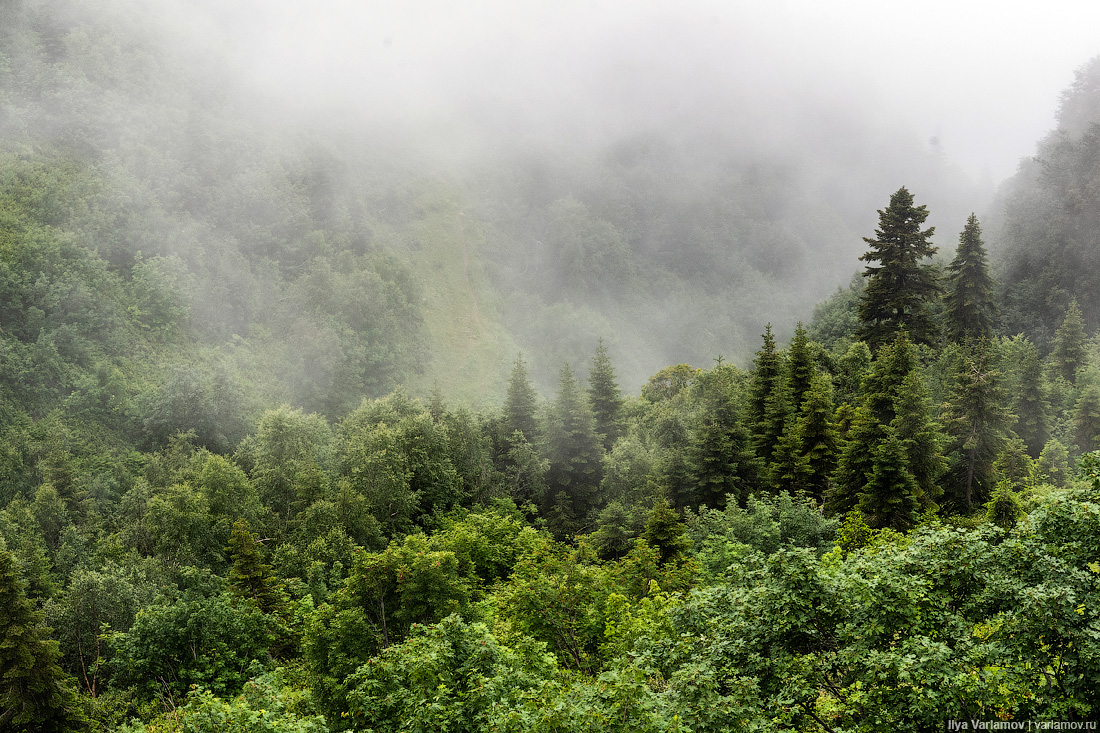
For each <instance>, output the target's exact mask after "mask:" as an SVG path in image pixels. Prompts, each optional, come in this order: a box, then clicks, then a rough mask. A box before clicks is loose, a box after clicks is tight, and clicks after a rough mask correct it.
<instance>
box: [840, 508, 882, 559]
mask: <svg viewBox="0 0 1100 733" xmlns="http://www.w3.org/2000/svg"><path fill="white" fill-rule="evenodd" d="M874 536H875V531H874V530H873V529H871V527H870V526H869V525H868V524H867V520H866V519H865V518H864V517H863V512H861V511H858V510H854V511H850V512H848V513H847V514H845V515H844V521H843V522H841V523H840V526H839V527H837V530H836V546H837V547H838V548H839V549H840V550H841V551H842V552H843V553H844V554H846V555H847V554H849V553H852V552H855V551H856V550H861V549H863V548H864V547H867V546H868V545H869V544H871V540H872V539H873V538H874Z"/></svg>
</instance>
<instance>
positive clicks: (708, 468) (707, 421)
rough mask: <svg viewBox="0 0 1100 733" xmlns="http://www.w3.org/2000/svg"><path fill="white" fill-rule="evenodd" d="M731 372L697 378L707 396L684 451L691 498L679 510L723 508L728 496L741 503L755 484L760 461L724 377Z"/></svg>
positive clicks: (726, 368) (724, 368)
mask: <svg viewBox="0 0 1100 733" xmlns="http://www.w3.org/2000/svg"><path fill="white" fill-rule="evenodd" d="M731 369H732V367H729V366H718V367H716V368H715V369H714V370H712V371H711V372H707V373H705V374H704V375H703V376H702V377H700V379H701V380H702V381H704V383H705V395H706V396H705V398H704V400H703V405H702V409H701V416H700V418H699V423H698V425H697V426H696V427H695V430H694V432H693V434H692V438H691V443H690V444H689V448H688V451H687V453H688V455H687V464H688V468H689V470H690V475H691V479H690V484H689V485H690V486H691V487H692V491H691V496H690V497H689V498H688V501H678V502H677V504H679V505H681V506H688V505H690V506H698V505H700V504H705V505H707V506H710V507H717V508H723V507H725V504H726V496H727V495H730V494H732V495H733V496H735V497H737V500H738V501H739V502H744V501H745V500H746V499H747V498H748V496H749V494H750V493H751V492H752V490H753V489H754V488H755V487H756V485H757V483H758V480H759V474H760V467H759V461H757V459H756V455H755V454H754V453H753V450H752V445H751V444H752V439H751V437H750V435H749V431H748V430H747V429H746V428H745V426H744V423H743V422H742V420H741V411H740V409H739V406H738V404H737V395H736V394H735V392H734V385H733V384H732V380H731V378H730V377H731V375H729V374H728V373H727V372H728V371H730V370H731Z"/></svg>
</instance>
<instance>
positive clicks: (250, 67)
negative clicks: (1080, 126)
mask: <svg viewBox="0 0 1100 733" xmlns="http://www.w3.org/2000/svg"><path fill="white" fill-rule="evenodd" d="M338 5H339V4H338V3H337V4H336V5H334V7H333V8H331V9H330V10H332V11H333V12H334V13H339V12H340V11H341V7H337V6H338ZM343 10H344V11H345V12H346V13H347V15H346V20H347V22H346V23H345V24H341V23H339V22H337V21H338V19H340V18H341V16H340V15H338V14H337V15H329V14H324V13H318V12H313V11H309V12H307V11H306V10H305V9H303V8H300V7H296V6H292V5H285V6H284V5H278V4H274V5H272V4H267V3H261V4H258V5H256V6H255V7H251V6H248V5H247V4H244V5H240V6H234V7H232V8H225V7H222V6H220V5H218V4H208V3H173V2H163V3H154V4H131V3H127V2H114V3H108V4H95V5H91V4H81V3H76V2H74V3H61V4H56V3H51V4H44V3H43V4H39V3H35V2H24V3H9V4H8V5H7V6H6V13H8V15H9V17H10V18H12V19H13V22H10V23H7V24H5V27H6V34H7V35H6V38H7V44H6V48H7V50H6V52H5V55H6V57H7V59H8V61H7V64H6V65H5V68H6V69H7V72H6V73H7V83H6V84H5V93H6V95H7V97H8V100H9V101H8V103H7V104H6V105H5V117H4V122H3V124H4V128H3V129H4V130H5V131H6V132H5V135H4V140H5V144H6V146H7V147H8V149H9V150H12V151H13V152H18V153H19V154H22V155H24V156H26V155H27V154H28V152H29V151H36V152H38V153H39V154H41V152H42V151H44V150H45V148H43V147H42V146H44V145H45V146H48V149H49V150H51V151H52V153H50V154H51V155H53V156H55V157H57V158H63V159H65V160H66V161H67V162H69V163H72V162H76V161H79V163H80V164H81V165H83V166H86V167H87V168H86V169H87V170H89V171H92V172H93V173H92V174H93V175H94V176H95V177H97V179H99V181H100V183H99V184H97V185H99V186H101V188H100V190H99V193H98V198H97V199H96V200H97V201H98V202H99V205H101V206H102V208H103V211H101V212H98V214H97V216H98V219H99V220H98V221H97V222H96V223H94V224H93V223H91V222H80V223H74V224H73V226H75V227H76V228H78V229H82V230H83V229H86V228H87V227H89V226H91V227H95V228H96V231H95V232H94V234H92V235H91V239H92V240H94V241H92V242H90V243H91V245H92V246H93V247H94V249H95V251H96V252H97V253H98V254H99V255H100V256H102V257H103V258H104V259H106V260H107V261H108V262H109V263H111V265H112V266H114V267H116V268H119V271H120V272H122V273H123V274H124V276H125V274H126V273H127V272H128V268H129V267H130V266H131V264H132V262H133V259H134V257H135V256H136V255H137V253H138V252H141V253H142V255H143V256H145V257H148V256H150V255H157V256H164V257H178V258H180V260H181V261H182V262H183V263H184V265H185V267H186V269H187V271H188V273H189V274H190V275H192V276H193V277H194V278H195V279H194V280H193V289H192V290H191V291H190V292H189V297H190V302H189V309H190V324H191V326H192V327H193V328H194V329H196V330H197V332H198V333H204V334H207V336H208V337H210V338H217V339H220V338H224V337H226V336H229V335H234V336H236V337H239V338H245V339H248V340H249V344H250V347H252V350H254V351H259V352H262V353H265V354H266V356H264V357H263V359H264V360H267V361H268V364H267V367H266V370H267V371H269V372H271V373H272V374H274V375H276V377H277V379H276V383H275V384H274V385H273V386H272V387H271V389H273V390H276V391H281V392H282V393H283V394H285V395H287V397H288V398H289V399H292V400H293V401H296V402H300V403H302V404H305V405H306V406H310V407H317V406H320V405H322V404H329V405H330V407H327V408H325V409H327V410H332V409H335V408H334V407H332V405H335V404H337V403H339V404H351V403H353V402H354V400H355V399H357V398H358V397H357V396H356V397H352V396H350V395H349V396H348V397H347V400H348V401H347V402H345V401H344V398H340V397H335V396H333V395H331V394H327V393H328V392H331V391H332V390H335V389H337V387H336V386H335V385H336V384H338V383H342V384H343V385H344V386H345V387H348V388H349V389H351V390H352V391H353V392H355V393H356V394H359V393H367V394H372V393H376V392H375V391H374V390H375V389H376V388H375V387H371V386H369V385H372V384H373V385H377V389H382V390H384V389H388V388H389V387H390V386H392V385H393V384H395V383H398V382H405V383H407V384H410V385H412V386H413V388H414V389H416V390H418V391H424V390H426V389H427V387H428V386H429V385H431V384H433V383H442V384H444V385H447V386H452V387H456V388H458V387H459V385H461V387H460V389H461V390H464V391H465V394H467V396H468V397H469V398H471V399H479V398H480V397H484V396H488V395H493V394H495V395H498V396H499V394H500V392H499V390H500V389H501V387H500V385H501V384H502V383H503V376H504V373H505V371H506V365H507V364H508V363H510V361H511V359H512V358H514V355H515V354H516V353H517V352H518V351H523V352H525V353H526V354H528V356H529V359H530V361H531V363H532V364H533V365H534V368H535V377H536V380H537V382H538V383H540V384H541V385H543V386H544V387H546V386H548V385H549V384H551V383H552V382H553V380H554V374H555V373H556V370H557V368H558V365H559V364H560V363H561V362H562V361H568V362H570V363H572V364H573V365H574V366H580V365H581V364H582V362H583V361H584V360H585V359H586V358H587V356H588V355H589V354H590V353H591V350H592V348H594V344H595V342H596V340H597V339H598V338H600V337H603V338H605V339H607V340H608V342H609V344H610V345H611V347H612V349H613V350H614V351H615V353H616V354H617V355H618V358H619V359H620V361H621V364H622V367H621V369H622V372H623V374H624V379H625V383H626V384H639V383H640V382H641V381H643V380H644V379H645V378H646V377H647V376H648V375H649V374H651V373H653V372H654V371H655V370H656V369H659V368H660V367H661V366H663V365H666V364H668V363H675V362H691V363H697V364H705V363H708V362H709V361H710V360H711V359H713V358H714V357H716V356H717V355H719V354H724V355H726V356H727V357H728V358H733V359H735V360H739V361H742V362H744V360H745V359H746V358H747V355H748V354H749V353H751V344H752V343H753V341H754V340H755V339H756V338H757V336H758V334H759V333H760V331H761V329H762V328H763V325H764V324H765V323H766V322H768V321H775V322H776V323H777V324H781V325H779V326H778V327H779V329H780V331H781V332H782V331H783V330H785V329H787V328H789V327H790V324H791V323H793V322H794V321H795V320H798V319H799V318H803V319H805V318H807V317H808V314H809V311H810V308H811V306H812V304H813V303H815V302H816V301H818V300H820V299H821V298H822V297H823V296H824V295H827V294H828V293H829V292H830V291H831V290H833V289H835V288H836V287H837V286H838V285H840V284H842V283H846V281H847V279H848V277H849V275H850V273H851V271H853V270H854V269H855V267H854V265H855V257H856V256H857V255H858V253H859V252H860V247H861V241H860V237H861V236H864V235H866V234H867V233H869V230H870V228H871V226H872V225H873V219H874V211H875V210H876V209H877V208H879V207H881V206H882V205H883V201H882V199H883V192H884V191H889V190H892V189H893V188H894V187H896V185H897V184H898V183H901V182H904V183H905V184H906V185H909V186H910V187H911V188H912V189H913V190H915V191H917V192H918V194H919V195H920V196H921V197H922V198H921V200H922V201H925V202H927V203H928V204H929V206H930V208H931V210H932V211H933V212H934V213H933V221H934V222H935V223H937V224H940V223H941V222H942V225H941V226H942V228H945V229H946V231H948V232H950V231H952V230H954V229H956V228H957V227H958V226H959V222H961V221H963V219H964V217H965V215H966V214H967V213H969V212H970V211H971V210H981V209H982V208H983V207H984V206H985V202H986V201H987V200H988V195H989V190H988V189H987V188H984V187H983V186H981V185H977V184H975V183H973V182H972V181H970V180H968V178H967V177H966V176H965V175H963V174H962V173H961V172H960V171H959V170H958V169H957V168H956V167H954V166H953V165H952V164H951V163H950V161H949V159H948V158H947V157H946V156H945V155H944V154H943V153H942V152H941V151H939V150H938V149H937V147H936V146H935V145H931V146H930V145H929V144H928V143H927V142H926V141H925V140H922V139H920V138H919V137H918V136H916V135H914V134H913V133H912V132H910V131H908V130H906V129H904V128H898V127H891V123H893V122H895V120H890V119H887V118H884V116H882V115H880V114H875V113H874V109H873V105H868V103H867V102H866V100H865V98H860V97H857V96H856V95H854V94H852V93H851V90H850V89H849V90H847V91H846V89H845V86H844V85H843V84H833V85H826V84H825V80H824V79H822V78H820V77H819V76H818V75H815V73H813V72H812V68H813V65H812V60H807V61H806V63H807V66H806V67H805V68H806V70H807V73H806V74H802V75H792V74H791V69H790V68H789V66H785V67H784V68H768V67H766V66H764V67H761V66H760V64H759V62H760V59H761V57H760V55H759V54H758V53H757V51H758V48H759V42H757V41H754V40H753V34H752V32H751V31H750V29H748V28H737V27H732V28H723V29H722V32H713V28H712V26H713V25H715V24H717V25H718V26H721V25H722V23H726V22H727V21H725V20H722V19H721V18H720V17H719V16H717V15H714V14H713V13H711V14H709V15H708V13H707V12H704V11H706V10H707V9H706V8H704V7H703V6H699V7H696V8H688V9H686V10H685V11H683V12H677V13H671V12H669V11H667V10H661V9H660V8H659V6H656V5H655V6H652V7H651V6H646V7H643V8H638V9H637V10H636V11H632V12H630V13H628V14H625V15H624V12H625V11H624V10H623V9H621V8H618V7H615V6H606V7H600V8H596V9H592V8H587V6H586V7H585V8H578V9H577V12H578V13H579V16H577V17H571V16H570V15H569V14H567V13H566V14H562V13H552V14H548V15H546V16H545V17H543V16H540V15H539V14H538V13H537V12H535V13H534V15H531V14H529V13H527V12H520V11H518V10H517V11H513V12H504V13H503V15H502V16H501V17H499V18H496V19H494V21H493V22H492V23H487V21H485V20H484V18H481V16H478V15H477V13H475V12H473V11H471V12H470V13H469V14H458V15H456V17H455V18H454V24H450V25H448V24H447V23H442V22H439V21H435V22H433V21H432V18H433V17H434V15H433V14H434V13H440V12H443V10H442V9H441V7H440V6H439V5H436V4H431V3H426V4H424V5H423V6H422V10H423V11H424V13H425V18H426V19H427V20H425V22H424V23H422V24H418V23H414V22H413V21H412V20H410V19H414V18H417V17H418V16H417V14H416V13H414V12H410V13H407V14H406V13H405V12H403V13H402V14H400V15H395V16H394V17H392V18H387V17H385V16H382V17H381V18H373V17H369V16H366V15H364V14H363V13H361V12H354V11H352V10H351V9H350V7H349V8H344V9H343ZM447 17H450V16H447ZM368 19H370V20H372V22H371V23H367V20H368ZM624 21H625V22H624ZM539 23H545V27H544V28H543V30H544V31H545V32H544V33H540V34H538V35H535V36H532V34H530V33H529V32H523V31H524V29H525V28H526V27H528V26H529V25H530V24H539ZM532 39H535V40H534V42H532ZM324 41H327V43H328V45H325V44H324ZM517 41H521V42H523V43H524V44H528V43H532V47H524V48H521V49H517V48H516V46H515V42H517ZM353 46H354V48H356V49H360V50H361V51H362V52H361V53H359V54H354V55H353V54H349V53H348V51H349V49H350V48H352V47H353ZM765 60H766V59H765ZM341 62H342V63H343V66H341ZM791 63H794V62H788V64H791ZM326 75H327V76H326ZM341 257H344V258H347V257H353V258H360V259H359V260H356V262H357V263H358V264H356V265H354V266H352V267H353V268H367V269H371V268H373V267H375V266H376V265H366V264H363V263H364V262H366V260H363V259H362V258H364V257H366V258H367V259H368V260H371V261H372V262H375V263H377V262H378V261H381V260H379V258H382V259H386V258H389V259H388V260H387V261H388V262H390V263H391V264H390V265H387V267H391V268H397V270H395V272H397V271H400V272H401V273H402V274H401V275H400V276H396V275H395V277H399V279H403V280H402V282H406V283H407V285H402V286H399V287H397V288H396V290H392V291H387V292H391V294H392V293H403V294H400V295H397V296H396V297H397V301H394V300H393V298H392V297H390V296H388V295H382V294H379V293H373V294H366V293H361V292H360V293H356V294H354V295H349V296H348V297H352V298H364V299H366V300H370V299H371V298H374V299H375V300H377V301H378V303H374V304H366V303H358V304H357V305H355V306H351V305H348V304H346V303H345V304H342V305H341V304H336V303H334V302H332V299H331V297H328V298H327V299H326V298H322V299H321V300H325V301H326V302H324V303H320V302H313V301H311V302H312V305H310V306H308V307H306V308H304V309H303V308H302V307H301V302H300V301H299V300H296V299H295V298H294V297H291V299H290V301H288V300H287V297H286V294H287V293H288V292H291V291H293V292H296V293H300V294H301V297H303V298H307V299H308V298H309V297H313V296H310V295H309V294H308V293H307V292H306V291H307V290H310V289H311V288H316V287H327V286H323V285H319V283H322V282H326V283H327V282H329V281H328V280H326V279H325V278H326V277H327V275H319V274H318V273H319V272H327V271H328V270H332V269H333V266H334V263H335V261H336V260H337V259H339V258H341ZM335 267H336V271H339V270H346V269H347V266H345V265H336V266H335ZM326 268H328V270H326ZM459 270H460V271H459ZM307 276H310V277H313V278H314V280H312V281H309V280H308V279H307ZM364 277H366V276H364ZM378 277H379V278H381V281H390V282H392V280H387V278H388V276H378ZM317 278H320V280H318V279H317ZM371 278H374V275H372V276H371ZM307 281H308V282H311V283H312V284H311V285H306V283H307ZM372 281H374V280H372ZM374 282H375V283H376V285H377V282H378V281H374ZM364 283H365V281H364ZM414 285H415V288H416V292H418V293H420V295H414V294H413V291H412V290H408V288H410V287H413V286H414ZM364 286H365V285H364ZM348 287H350V288H352V290H354V289H355V287H357V286H351V285H349V286H348ZM403 288H404V290H403ZM336 289H337V290H338V291H339V290H340V288H339V287H338V288H336ZM341 292H342V291H341ZM348 292H349V293H351V292H352V291H348ZM314 295H316V293H315V292H314ZM318 297H319V296H318ZM288 302H290V303H292V304H291V305H290V306H289V307H287V305H286V304H287V303H288ZM379 303H389V305H380V304H379ZM349 308H351V309H353V310H354V309H358V311H359V315H357V316H353V315H351V314H350V312H349V310H348V309H349ZM375 308H380V309H382V310H378V311H377V312H373V313H372V312H370V311H371V309H375ZM387 308H391V309H392V308H398V309H399V310H401V309H403V310H404V311H406V315H405V316H401V317H400V318H398V321H400V322H401V323H403V324H404V325H402V326H395V325H393V323H390V324H389V325H387V326H385V327H375V328H374V331H375V335H374V336H373V337H371V338H370V339H368V340H369V341H371V342H373V343H378V344H380V348H381V351H382V352H384V353H385V354H386V356H384V357H382V356H374V357H366V356H365V355H364V353H363V352H361V351H358V352H356V348H358V347H353V346H351V345H350V343H348V341H349V339H351V340H355V339H356V338H358V337H356V336H352V335H351V334H352V332H357V331H361V330H362V329H367V330H368V331H370V330H371V328H372V326H371V325H369V323H370V322H374V323H375V325H376V326H377V324H381V323H387V322H388V321H387V319H390V321H392V319H393V318H397V317H396V316H393V315H392V314H391V315H387V314H386V313H385V312H384V311H385V309H387ZM303 310H304V311H305V312H306V313H311V314H312V315H303ZM336 311H339V312H340V313H339V314H336ZM303 318H304V319H305V321H303ZM356 318H359V319H363V318H365V319H367V320H366V321H362V322H361V323H358V324H357V325H354V326H353V325H349V324H350V323H351V322H352V321H355V319H356ZM318 319H322V320H323V319H329V320H330V321H332V319H335V321H334V322H333V323H330V324H329V325H328V326H321V327H319V326H318V325H317V320H318ZM410 319H411V320H410ZM418 319H420V320H422V321H423V324H424V325H423V326H422V327H418V326H416V325H415V323H414V322H416V321H418ZM337 321H338V322H339V323H336V322H337ZM394 323H396V322H394ZM334 324H335V325H334ZM333 329H335V330H337V331H339V330H341V329H343V333H344V336H340V337H337V336H332V335H331V333H333ZM348 329H350V330H348ZM306 332H308V333H311V334H314V336H309V337H307V336H305V335H303V334H304V333H306ZM318 333H322V334H325V333H328V334H330V336H328V337H324V338H321V337H316V334H318ZM214 334H217V336H216V337H215V336H214ZM316 338H321V341H317V340H316ZM302 339H306V340H305V341H302ZM387 339H391V340H393V342H394V343H393V345H389V346H387V345H385V344H386V342H387ZM398 343H400V344H401V345H400V346H398V345H397V344H398ZM414 344H416V345H414ZM370 348H371V347H368V350H369V349H370ZM353 353H356V354H357V355H356V356H352V354H353ZM280 354H283V355H285V359H284V358H283V357H281V356H279V355H280ZM291 354H294V356H290V355H291ZM402 354H404V355H402ZM363 359H366V360H367V361H369V362H372V366H370V367H369V368H360V367H355V366H353V365H352V362H353V361H355V360H363ZM285 360H290V361H291V362H297V363H296V364H286V363H285ZM357 370H358V374H356V375H354V376H352V375H349V374H348V372H356V371H357ZM368 372H369V374H368ZM417 385H419V386H417ZM322 393H326V394H327V396H322ZM326 401H327V402H326Z"/></svg>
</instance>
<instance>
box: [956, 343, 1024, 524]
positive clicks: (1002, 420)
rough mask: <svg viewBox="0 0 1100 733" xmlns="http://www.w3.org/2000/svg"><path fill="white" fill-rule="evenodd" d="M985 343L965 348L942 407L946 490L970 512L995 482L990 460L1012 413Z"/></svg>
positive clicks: (1005, 433)
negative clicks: (946, 440) (945, 434)
mask: <svg viewBox="0 0 1100 733" xmlns="http://www.w3.org/2000/svg"><path fill="white" fill-rule="evenodd" d="M991 361H992V356H991V353H990V349H989V345H988V343H987V342H984V341H981V342H978V343H976V344H974V345H973V346H971V347H970V348H969V349H968V350H967V351H966V352H964V354H963V356H962V359H961V362H960V365H959V368H958V370H957V373H956V377H955V384H954V387H953V389H952V392H951V396H950V398H949V401H948V403H947V406H946V408H945V413H946V414H945V418H944V422H945V427H946V428H947V432H948V434H949V435H950V436H951V444H950V446H949V450H948V455H949V456H950V466H949V468H948V478H947V481H948V489H949V490H950V491H951V493H952V499H953V500H954V502H955V504H956V505H957V506H958V507H960V508H962V509H964V510H967V511H969V510H970V509H971V507H972V506H973V505H974V504H975V503H982V502H985V501H986V500H987V499H988V497H989V496H990V494H991V493H992V491H993V488H994V486H995V484H996V475H995V472H994V470H993V462H994V461H995V460H996V458H997V456H998V455H999V454H1000V452H1001V449H1002V448H1003V447H1004V445H1005V441H1006V439H1007V436H1008V427H1009V425H1010V424H1011V421H1012V415H1011V413H1009V411H1008V408H1007V406H1006V403H1007V398H1006V395H1005V394H1004V390H1003V389H1002V388H1001V384H1000V377H1001V374H1000V372H999V371H997V370H996V369H993V368H992V365H991Z"/></svg>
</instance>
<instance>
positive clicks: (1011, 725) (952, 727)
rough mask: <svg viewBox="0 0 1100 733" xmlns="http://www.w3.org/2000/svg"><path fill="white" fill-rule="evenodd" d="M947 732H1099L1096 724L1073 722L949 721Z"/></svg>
mask: <svg viewBox="0 0 1100 733" xmlns="http://www.w3.org/2000/svg"><path fill="white" fill-rule="evenodd" d="M947 730H949V731H956V730H1097V727H1096V723H1095V722H1089V723H1085V722H1078V721H1072V720H974V719H970V720H949V721H947Z"/></svg>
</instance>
